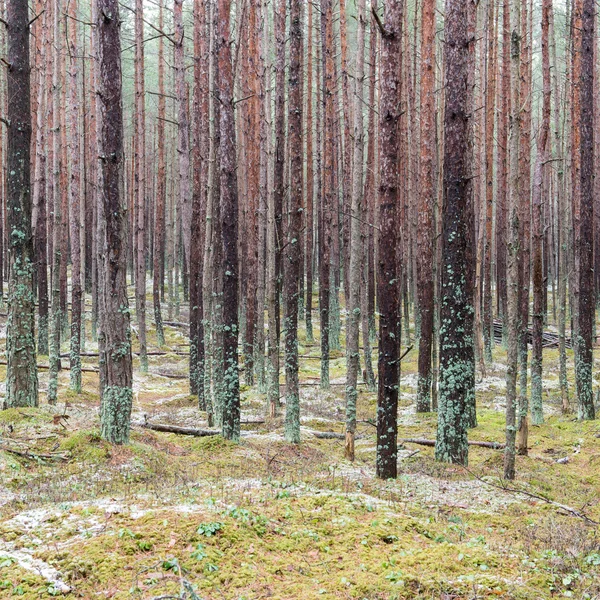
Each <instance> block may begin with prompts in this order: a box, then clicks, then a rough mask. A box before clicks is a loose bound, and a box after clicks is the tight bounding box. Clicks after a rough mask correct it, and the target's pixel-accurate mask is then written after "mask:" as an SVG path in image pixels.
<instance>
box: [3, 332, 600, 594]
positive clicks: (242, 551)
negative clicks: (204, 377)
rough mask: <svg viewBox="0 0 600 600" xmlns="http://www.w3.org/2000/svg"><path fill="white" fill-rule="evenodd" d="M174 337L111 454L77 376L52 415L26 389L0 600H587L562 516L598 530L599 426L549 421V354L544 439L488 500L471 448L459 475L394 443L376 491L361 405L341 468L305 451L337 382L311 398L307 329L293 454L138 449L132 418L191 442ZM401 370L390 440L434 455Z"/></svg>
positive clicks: (581, 540)
mask: <svg viewBox="0 0 600 600" xmlns="http://www.w3.org/2000/svg"><path fill="white" fill-rule="evenodd" d="M317 321H318V320H317ZM184 333H185V332H184V331H183V330H181V329H175V328H171V327H167V328H166V346H165V347H163V350H166V351H168V352H169V354H167V355H164V356H150V357H149V358H150V368H149V373H148V374H140V373H139V372H138V371H136V373H135V377H134V380H135V384H134V413H133V423H134V425H133V429H132V436H131V443H130V444H129V445H128V446H123V447H111V446H109V445H108V444H107V443H105V442H104V441H102V440H101V439H100V436H99V422H98V406H99V396H98V389H97V388H98V380H97V374H96V373H93V372H84V373H83V391H82V393H81V394H74V393H72V392H70V391H68V385H69V375H68V371H66V370H64V371H62V372H61V373H60V376H59V403H58V405H57V406H56V407H49V406H48V405H47V404H46V402H45V394H44V392H43V390H45V389H46V387H47V372H46V371H41V372H40V390H42V393H41V395H40V400H41V406H40V408H39V409H11V410H8V411H4V412H0V446H1V447H3V448H5V450H3V451H1V450H0V598H13V597H15V598H16V597H22V598H27V599H38V598H50V597H56V596H58V597H62V598H65V599H75V598H114V599H152V598H159V597H165V598H166V597H178V596H180V595H181V591H182V590H184V591H185V592H186V594H187V597H188V598H193V595H192V590H193V593H194V594H196V595H197V597H199V598H203V599H207V600H208V599H211V600H212V599H214V600H217V599H231V600H241V599H248V600H251V599H262V598H282V599H299V600H308V599H313V598H315V599H316V598H323V599H339V598H348V599H373V600H375V599H382V600H383V599H386V600H388V599H389V600H391V599H404V598H423V599H425V598H427V599H445V600H450V599H463V598H464V599H474V598H505V599H513V598H515V599H521V598H522V599H525V598H531V599H537V598H578V599H584V598H588V599H592V598H600V528H599V527H598V526H597V525H594V524H593V523H590V522H589V521H586V520H585V519H583V518H580V517H578V516H574V515H573V514H572V513H570V512H568V511H567V510H566V509H565V508H564V507H561V506H559V505H567V506H569V507H572V508H574V509H576V510H577V511H579V512H580V514H581V515H583V516H587V517H588V518H589V519H591V520H593V521H600V424H598V423H594V422H588V423H579V422H577V421H576V420H575V419H574V416H573V415H570V414H568V415H563V414H561V412H560V400H559V398H558V354H557V352H556V351H555V350H547V351H545V354H544V410H545V416H546V420H545V423H544V424H543V425H541V426H539V427H531V428H530V451H529V455H528V456H520V457H518V458H517V480H516V481H515V482H513V483H511V486H510V489H505V484H504V483H503V482H502V481H501V479H500V475H501V473H502V453H501V451H498V450H493V449H489V448H478V447H471V448H470V461H469V467H468V468H462V467H457V466H448V465H441V464H439V463H436V462H435V461H434V460H433V448H429V447H424V446H417V445H414V444H410V443H406V444H404V445H403V447H402V448H401V449H400V452H399V472H400V475H399V477H398V479H397V480H396V481H389V482H383V481H379V480H377V479H376V478H375V476H374V463H375V429H374V427H373V426H372V425H371V424H370V423H369V420H372V419H373V418H374V416H375V405H376V396H375V394H373V393H368V392H367V391H365V390H366V388H364V386H363V387H362V388H361V392H360V394H359V399H358V419H359V426H358V432H357V434H358V438H357V442H356V460H355V462H353V463H350V462H348V461H346V460H345V459H344V458H343V441H342V440H339V439H317V438H316V437H315V436H314V435H313V434H312V433H311V432H313V431H315V430H321V431H334V432H338V433H341V432H343V415H344V397H343V392H344V385H343V383H344V379H343V378H344V374H345V368H344V358H343V354H342V353H337V354H335V355H334V359H333V360H332V361H331V381H332V383H333V384H334V385H332V387H331V390H329V391H327V392H324V391H322V390H320V389H319V387H318V385H315V384H317V382H318V377H319V369H320V367H319V361H318V359H317V360H315V359H314V358H308V357H309V356H310V357H317V358H318V322H315V338H316V340H317V342H316V343H315V344H314V345H312V346H309V345H307V344H306V338H305V336H304V332H303V331H301V335H300V341H301V348H300V353H301V355H303V356H304V358H303V359H301V381H302V383H303V384H304V385H303V387H302V392H301V415H302V443H301V444H299V445H296V446H293V445H289V444H287V443H285V442H284V441H283V419H282V417H278V418H276V419H274V420H270V421H269V420H266V421H265V422H264V423H256V422H254V423H249V424H245V425H243V426H242V427H243V435H242V439H241V442H240V443H239V444H232V443H229V442H226V441H224V440H223V439H222V438H220V437H206V438H192V437H185V436H179V435H173V434H166V433H157V432H153V431H149V430H147V429H144V428H142V427H141V424H142V423H143V421H144V419H145V418H147V419H148V420H150V421H154V422H161V423H172V424H178V425H182V426H187V427H190V426H192V427H193V426H197V427H206V415H205V414H204V413H202V412H201V411H199V410H198V408H197V401H196V399H195V398H194V397H191V396H189V395H188V388H187V382H186V381H185V379H174V378H170V377H166V376H165V375H167V374H170V375H173V374H175V375H177V374H186V373H187V367H186V364H187V357H186V356H182V355H179V354H177V353H176V352H177V351H181V350H182V349H184V348H185V336H184ZM148 341H149V345H152V344H153V343H155V336H154V332H152V331H150V332H149V340H148ZM342 347H343V346H342ZM66 349H67V345H66V344H65V346H63V352H65V351H66ZM86 349H87V350H88V351H93V350H94V344H93V343H92V342H91V341H90V340H89V335H88V340H87V343H86ZM416 358H417V354H416V351H414V350H413V351H412V352H410V353H409V354H408V355H407V357H406V358H405V359H404V360H403V363H402V382H401V400H400V409H399V436H400V438H403V439H404V438H417V437H418V438H428V439H435V428H436V416H435V414H425V415H416V414H415V412H414V408H413V405H414V398H415V391H416V389H415V388H416V368H417V366H416ZM66 360H67V359H65V364H66ZM95 360H96V359H95V358H84V366H90V367H91V366H94V361H95ZM569 361H570V365H571V366H572V356H570V357H569ZM39 362H40V363H43V362H44V357H40V359H39ZM504 362H505V353H504V350H503V349H502V348H501V347H496V348H495V349H494V363H493V364H492V365H490V366H489V368H488V373H487V376H486V378H485V379H482V380H478V383H477V403H478V421H479V425H478V427H477V428H476V429H474V430H472V431H471V432H470V438H471V439H473V440H481V441H499V442H502V441H503V437H504V430H503V427H504V412H503V411H504V375H505V371H504V368H503V364H504ZM135 366H136V367H137V366H138V365H137V364H136V365H135ZM0 369H5V367H0ZM4 375H5V373H4V371H0V378H2V379H3V378H4V377H3V376H4ZM570 381H571V382H572V381H573V376H572V373H571V374H570ZM571 394H572V395H573V390H572V389H571ZM264 413H265V397H264V396H263V395H262V394H260V393H259V392H258V391H257V390H256V389H249V388H247V387H244V391H243V393H242V421H244V420H246V421H257V420H259V419H260V418H262V417H263V416H264ZM64 415H66V416H64ZM7 450H13V451H16V452H17V454H16V453H14V452H9V451H7ZM519 490H520V491H523V492H525V493H520V491H519Z"/></svg>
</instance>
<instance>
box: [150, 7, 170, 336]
mask: <svg viewBox="0 0 600 600" xmlns="http://www.w3.org/2000/svg"><path fill="white" fill-rule="evenodd" d="M163 11H164V8H163V0H160V3H159V13H158V14H159V17H158V27H159V29H160V30H163V28H164V16H163ZM158 94H159V96H158V120H157V122H156V138H157V147H158V171H157V174H156V200H155V205H156V208H155V225H154V253H153V261H152V270H153V280H152V300H153V304H154V324H155V326H156V340H157V343H158V345H159V346H164V344H165V333H164V329H163V321H162V312H161V306H160V298H161V284H162V281H163V277H162V274H163V268H162V264H163V263H164V246H165V202H166V192H167V171H166V164H165V163H166V160H165V117H166V98H165V42H164V37H163V36H160V38H159V40H158Z"/></svg>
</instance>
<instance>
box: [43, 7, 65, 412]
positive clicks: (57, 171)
mask: <svg viewBox="0 0 600 600" xmlns="http://www.w3.org/2000/svg"><path fill="white" fill-rule="evenodd" d="M60 11H61V3H60V0H57V2H56V4H55V5H54V12H53V13H52V17H53V31H54V40H55V42H54V53H53V56H54V61H53V71H52V88H53V90H52V91H53V93H52V121H53V125H54V133H53V136H52V160H53V164H52V171H53V173H52V181H53V184H54V190H53V203H54V210H53V212H54V215H53V224H52V270H51V277H52V284H51V286H52V296H51V306H50V313H51V314H50V344H49V356H48V362H49V365H50V368H49V372H48V393H47V399H48V403H49V404H56V401H57V394H58V372H59V371H60V367H61V364H60V330H61V321H62V315H61V301H60V287H61V286H60V272H61V262H62V261H63V256H62V243H61V238H62V219H63V215H62V202H61V186H60V184H59V181H60V176H61V171H62V170H63V167H64V166H65V165H64V164H63V163H62V151H61V139H60V137H61V129H62V127H61V119H60V115H61V97H60V90H61V66H60V62H61V56H60V53H61V40H62V35H61V29H60V23H61V21H60ZM64 258H65V259H66V257H64Z"/></svg>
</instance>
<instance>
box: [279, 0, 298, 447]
mask: <svg viewBox="0 0 600 600" xmlns="http://www.w3.org/2000/svg"><path fill="white" fill-rule="evenodd" d="M302 39H303V35H302V8H301V2H300V0H291V2H290V68H289V76H288V98H289V104H288V140H289V144H290V152H289V154H290V198H289V216H288V226H287V236H286V244H285V249H284V251H283V255H282V262H283V277H284V281H283V290H284V294H285V301H284V310H285V322H284V331H285V381H286V394H285V438H286V440H287V441H288V442H292V443H295V444H298V443H300V390H299V381H298V299H299V293H300V292H299V285H300V260H301V251H300V245H301V243H300V229H301V226H302V204H303V202H302V183H303V182H302V175H303V144H302V137H303V136H302V112H303V111H302V87H301V80H302V67H301V61H302Z"/></svg>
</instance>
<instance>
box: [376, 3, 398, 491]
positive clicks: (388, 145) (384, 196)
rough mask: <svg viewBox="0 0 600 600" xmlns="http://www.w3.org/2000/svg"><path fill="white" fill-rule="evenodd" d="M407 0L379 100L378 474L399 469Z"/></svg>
mask: <svg viewBox="0 0 600 600" xmlns="http://www.w3.org/2000/svg"><path fill="white" fill-rule="evenodd" d="M402 12H403V2H402V0H390V1H389V2H386V5H385V32H384V33H383V39H382V52H381V77H380V81H381V84H380V85H381V96H380V105H379V119H380V121H379V128H380V147H379V166H380V181H379V198H378V200H379V248H378V265H377V300H378V306H379V362H378V373H379V390H378V395H377V476H378V477H381V478H383V479H389V478H395V477H396V474H397V455H398V449H397V441H396V440H397V437H398V384H399V376H400V319H401V315H400V298H399V285H398V279H399V268H398V267H399V265H398V261H397V257H396V254H397V248H398V243H399V235H398V229H399V227H398V218H399V216H400V214H399V213H400V211H399V193H398V186H399V177H398V158H399V151H400V141H399V132H398V123H399V119H400V111H401V103H400V97H401V96H400V93H401V91H400V90H401V81H400V77H401V73H400V68H399V67H400V64H401V62H400V61H401V52H402Z"/></svg>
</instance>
